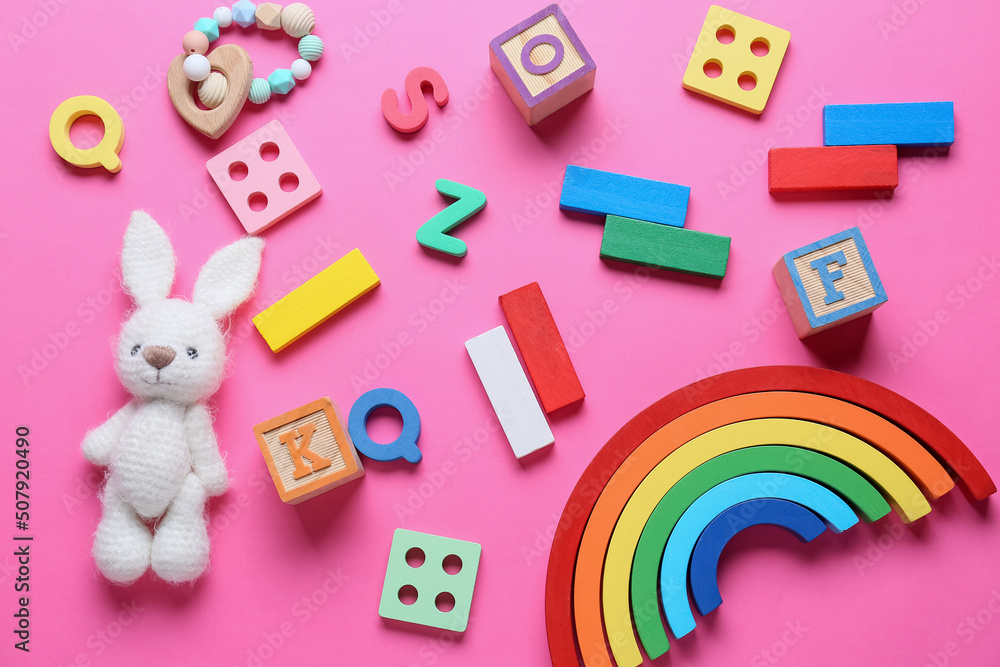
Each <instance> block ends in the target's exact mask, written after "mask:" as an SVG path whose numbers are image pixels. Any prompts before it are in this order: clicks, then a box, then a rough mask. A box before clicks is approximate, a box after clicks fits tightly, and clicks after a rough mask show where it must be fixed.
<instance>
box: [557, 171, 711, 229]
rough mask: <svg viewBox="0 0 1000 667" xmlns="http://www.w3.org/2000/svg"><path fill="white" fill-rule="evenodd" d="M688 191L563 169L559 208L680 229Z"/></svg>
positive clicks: (631, 178) (670, 185)
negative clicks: (617, 216)
mask: <svg viewBox="0 0 1000 667" xmlns="http://www.w3.org/2000/svg"><path fill="white" fill-rule="evenodd" d="M690 195H691V188H689V187H687V186H686V185H674V184H673V183H664V182H662V181H652V180H649V179H648V178H636V177H635V176H624V175H622V174H616V173H613V172H610V171H601V170H599V169H587V168H586V167H578V166H576V165H572V164H571V165H567V166H566V178H565V179H564V180H563V187H562V196H561V197H560V198H559V208H564V209H566V210H567V211H577V212H580V213H590V214H592V215H620V216H622V217H625V218H634V219H636V220H645V221H647V222H658V223H661V224H664V225H673V226H674V227H683V226H684V218H685V216H687V207H688V197H689V196H690Z"/></svg>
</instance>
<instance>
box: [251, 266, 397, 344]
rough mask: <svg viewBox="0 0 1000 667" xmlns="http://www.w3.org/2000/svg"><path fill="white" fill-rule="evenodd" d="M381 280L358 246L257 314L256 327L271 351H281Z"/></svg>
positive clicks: (371, 288)
mask: <svg viewBox="0 0 1000 667" xmlns="http://www.w3.org/2000/svg"><path fill="white" fill-rule="evenodd" d="M380 282H381V281H380V280H379V277H378V276H377V275H375V271H373V270H372V267H371V265H369V264H368V260H366V259H365V256H364V255H362V254H361V251H360V250H358V249H357V248H355V249H354V250H352V251H351V252H349V253H347V254H346V255H344V256H343V257H341V258H340V259H338V260H337V261H336V262H334V263H333V264H331V265H330V266H328V267H326V268H325V269H323V270H322V271H320V272H319V273H317V274H316V275H315V276H313V277H312V278H310V279H309V280H307V281H306V282H305V283H303V284H302V285H299V286H298V287H297V288H295V289H294V290H292V291H291V292H290V293H288V294H286V295H285V296H283V297H282V298H281V300H279V301H277V302H276V303H275V304H274V305H272V306H271V307H270V308H267V309H266V310H264V311H263V312H261V313H259V314H257V316H256V317H254V318H253V323H254V326H255V327H257V331H259V332H260V335H261V336H263V337H264V340H266V341H267V344H268V345H269V346H270V347H271V350H272V351H273V352H280V351H281V350H283V349H285V348H286V347H288V345H290V344H291V343H293V342H295V341H296V340H298V339H299V338H301V337H302V336H304V335H305V334H307V333H309V332H310V331H312V330H313V329H315V328H316V327H317V326H319V325H320V324H322V323H323V322H324V321H325V320H326V319H327V318H329V317H331V316H333V315H335V314H337V313H338V312H340V311H341V310H343V309H344V308H345V307H347V306H349V305H350V304H352V303H353V302H354V301H356V300H357V299H358V298H360V297H361V296H363V295H365V294H367V293H368V292H370V291H371V290H373V289H375V288H376V287H377V286H378V285H379V283H380Z"/></svg>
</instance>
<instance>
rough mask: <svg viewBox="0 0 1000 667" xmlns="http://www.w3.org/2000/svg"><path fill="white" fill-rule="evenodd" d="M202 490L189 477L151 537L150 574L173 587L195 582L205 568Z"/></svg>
mask: <svg viewBox="0 0 1000 667" xmlns="http://www.w3.org/2000/svg"><path fill="white" fill-rule="evenodd" d="M206 498H207V494H206V492H205V487H204V486H202V484H201V481H200V480H199V479H198V477H197V476H196V475H195V474H194V473H189V474H188V476H187V477H186V478H185V479H184V483H183V484H182V485H181V488H180V491H178V492H177V496H176V497H175V498H174V500H173V502H172V503H170V507H169V508H167V513H166V514H165V515H164V517H163V520H162V521H161V522H160V525H159V526H158V527H157V529H156V534H155V535H154V536H153V550H152V565H153V571H154V572H156V574H158V575H159V576H160V577H161V578H163V579H165V580H167V581H169V582H172V583H175V584H179V583H183V582H188V581H194V580H195V579H197V578H198V577H199V576H200V575H201V573H202V572H204V571H205V568H206V567H207V566H208V520H207V517H206V516H205V499H206Z"/></svg>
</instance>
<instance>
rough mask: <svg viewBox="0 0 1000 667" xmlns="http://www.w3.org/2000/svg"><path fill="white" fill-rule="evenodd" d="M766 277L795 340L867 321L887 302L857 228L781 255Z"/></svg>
mask: <svg viewBox="0 0 1000 667" xmlns="http://www.w3.org/2000/svg"><path fill="white" fill-rule="evenodd" d="M771 272H772V273H773V274H774V279H775V281H777V283H778V288H779V289H780V290H781V296H782V298H783V299H784V301H785V306H786V307H787V308H788V314H789V315H790V316H791V318H792V324H794V325H795V332H796V333H797V334H798V335H799V338H805V337H806V336H811V335H813V334H814V333H819V332H820V331H823V330H824V329H829V328H830V327H834V326H837V325H838V324H843V323H844V322H850V321H851V320H853V319H857V318H859V317H861V316H862V315H867V314H868V313H870V312H872V311H873V310H875V309H876V308H878V307H879V306H881V305H882V304H883V303H885V302H886V301H888V297H887V296H886V294H885V289H884V288H883V287H882V281H881V280H880V279H879V277H878V273H877V272H876V271H875V265H874V264H873V263H872V258H871V255H870V254H869V253H868V246H867V245H866V244H865V239H864V238H863V237H862V236H861V230H860V229H858V228H857V227H852V228H851V229H847V230H845V231H842V232H840V233H839V234H834V235H833V236H830V237H829V238H825V239H823V240H822V241H817V242H816V243H811V244H809V245H807V246H805V247H803V248H799V249H798V250H793V251H792V252H789V253H785V255H784V256H783V257H782V258H781V259H780V260H778V263H777V264H775V265H774V269H772V271H771Z"/></svg>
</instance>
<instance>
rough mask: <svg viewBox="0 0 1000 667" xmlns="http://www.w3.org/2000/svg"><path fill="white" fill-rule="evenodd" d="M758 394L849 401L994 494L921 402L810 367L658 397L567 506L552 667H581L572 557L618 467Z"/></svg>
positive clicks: (752, 371) (552, 562)
mask: <svg viewBox="0 0 1000 667" xmlns="http://www.w3.org/2000/svg"><path fill="white" fill-rule="evenodd" d="M758 391H803V392H808V393H813V394H823V395H826V396H832V397H834V398H839V399H840V400H844V401H850V402H851V403H854V404H856V405H859V406H861V407H863V408H866V409H868V410H870V411H872V412H874V413H876V414H879V415H881V416H883V417H885V418H886V419H888V420H889V421H891V422H894V423H895V424H896V425H897V426H899V427H900V428H902V429H903V430H905V431H908V432H909V433H910V434H911V435H912V436H913V437H914V438H916V439H917V440H918V441H920V442H921V443H922V444H923V445H924V446H925V447H926V448H927V450H928V451H930V452H931V453H932V454H934V455H935V456H936V457H937V458H938V459H939V460H940V461H941V462H942V463H943V464H944V465H945V467H946V468H949V469H950V470H951V471H952V472H953V473H954V474H955V476H956V477H957V481H958V485H959V487H960V488H961V489H962V491H963V492H964V493H965V495H966V497H968V498H969V499H970V500H983V499H985V498H987V497H988V496H991V495H992V494H994V493H996V490H997V487H996V484H994V483H993V480H992V479H991V478H990V475H989V473H988V472H986V469H985V468H983V465H982V463H980V462H979V459H977V458H976V456H975V455H974V454H973V453H972V452H971V451H969V448H968V447H966V445H965V443H964V442H962V441H961V440H960V439H959V438H958V436H956V435H955V434H954V433H952V432H951V431H950V430H949V429H948V427H947V426H945V425H944V424H942V423H941V422H940V421H938V420H937V419H936V418H935V417H934V416H933V415H932V414H930V413H929V412H927V411H926V410H924V409H923V408H921V407H920V406H919V405H917V404H915V403H913V402H911V401H909V400H907V399H906V398H903V397H902V396H900V395H899V394H897V393H895V392H893V391H891V390H889V389H886V388H885V387H882V386H881V385H878V384H875V383H874V382H869V381H868V380H863V379H861V378H859V377H855V376H853V375H847V374H846V373H839V372H837V371H830V370H825V369H821V368H811V367H808V366H761V367H758V368H747V369H743V370H736V371H729V372H727V373H722V374H720V375H715V376H712V377H710V378H706V379H704V380H701V381H700V382H695V383H694V384H689V385H687V386H686V387H682V388H681V389H678V390H677V391H675V392H673V393H672V394H668V395H667V396H665V397H663V398H661V399H660V400H659V401H657V402H656V403H654V404H653V405H651V406H649V407H648V408H646V409H645V410H643V411H642V412H640V413H639V414H638V415H636V416H635V417H633V418H632V419H631V420H630V421H629V422H628V423H626V424H625V425H624V426H623V427H622V428H621V429H620V430H619V431H618V432H617V433H615V434H614V435H613V436H611V439H610V440H608V442H607V444H605V445H604V447H602V448H601V450H600V451H598V452H597V454H596V455H595V456H594V458H593V459H592V460H591V461H590V464H589V465H588V466H587V468H586V470H584V471H583V474H582V475H581V476H580V479H579V480H578V481H577V483H576V486H575V487H573V491H572V493H570V496H569V499H568V500H567V501H566V506H565V508H564V509H563V513H562V516H561V517H560V518H559V523H558V524H557V526H556V532H555V536H554V538H553V542H552V550H551V551H550V552H549V565H548V571H547V573H546V575H545V631H546V634H547V636H548V642H549V655H550V657H551V658H552V664H553V667H578V665H579V657H578V656H579V650H578V648H577V644H576V635H575V632H574V629H573V603H572V592H573V575H574V570H575V568H576V554H577V551H578V550H579V547H580V540H581V539H582V538H583V530H584V528H585V527H586V526H587V521H588V519H590V513H591V512H592V511H593V509H594V505H595V504H597V499H598V497H599V496H600V494H601V490H602V489H603V488H604V486H605V485H606V484H607V483H608V480H609V479H611V476H612V475H613V474H614V473H615V470H617V469H618V466H620V465H621V464H622V462H624V461H625V459H626V458H628V456H629V454H631V453H632V452H633V451H634V450H635V448H636V447H638V446H639V445H640V444H642V443H643V442H644V441H645V440H646V439H647V438H648V437H649V436H650V435H652V434H653V432H654V431H656V430H658V429H659V428H660V427H662V426H663V425H664V424H666V423H668V422H670V421H673V420H674V419H677V417H679V416H680V415H683V414H685V413H687V412H690V411H691V410H693V409H695V408H697V407H700V406H702V405H705V404H707V403H711V402H713V401H717V400H719V399H722V398H728V397H730V396H737V395H739V394H746V393H751V392H758Z"/></svg>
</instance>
